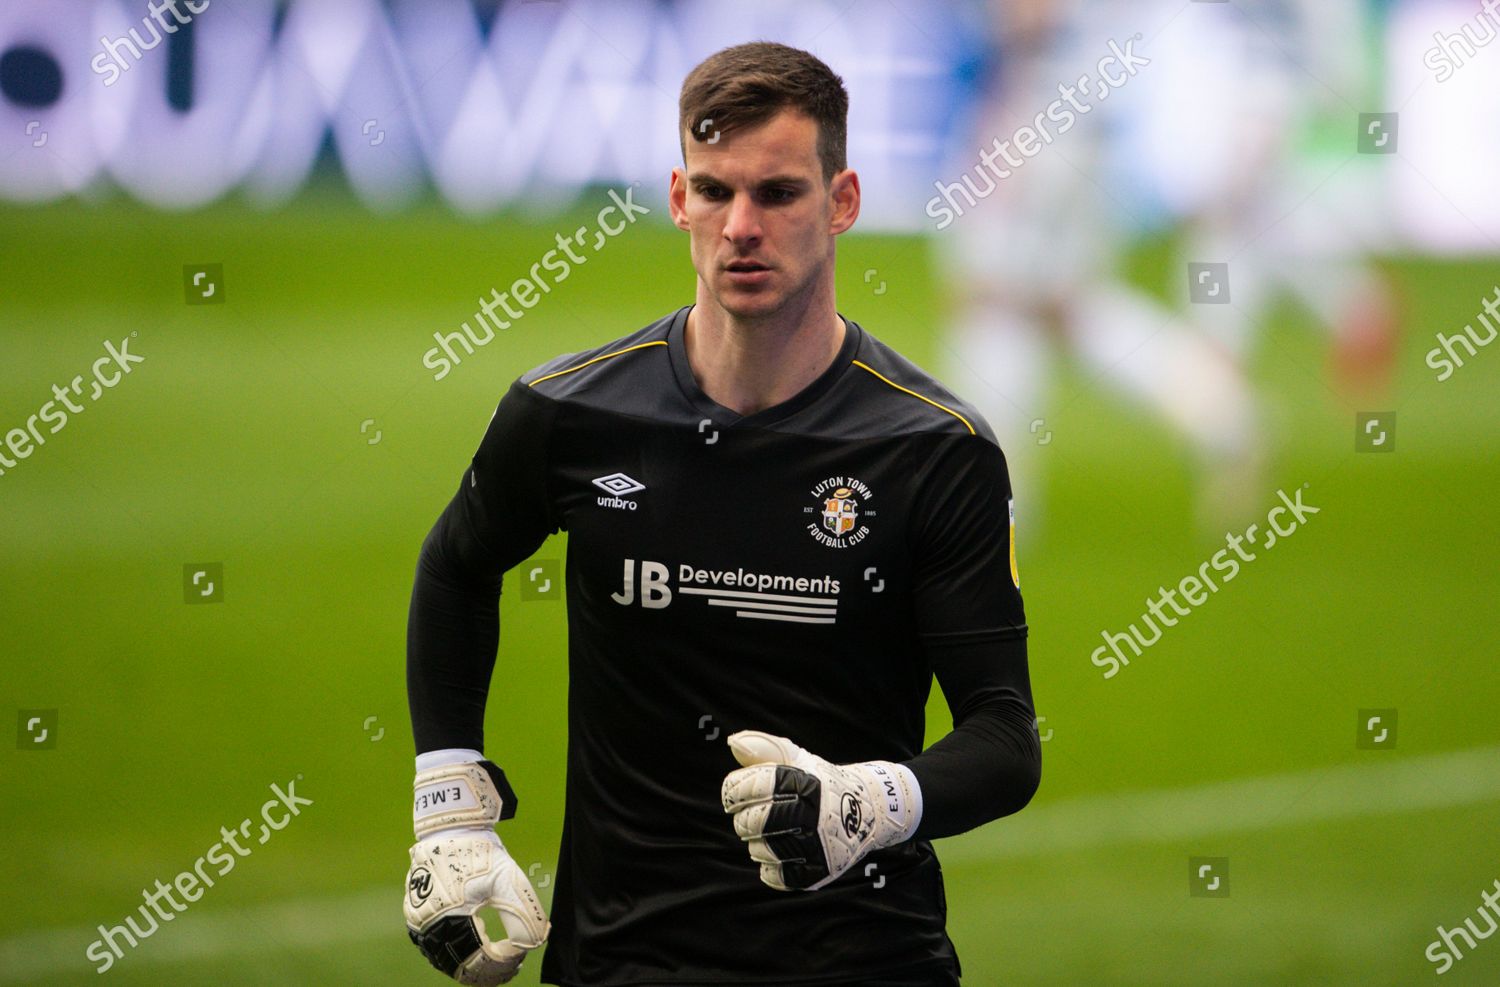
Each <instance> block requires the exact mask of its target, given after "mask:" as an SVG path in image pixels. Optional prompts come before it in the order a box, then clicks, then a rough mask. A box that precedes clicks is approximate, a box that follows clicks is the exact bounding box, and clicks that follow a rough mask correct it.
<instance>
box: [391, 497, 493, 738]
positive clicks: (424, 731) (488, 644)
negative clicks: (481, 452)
mask: <svg viewBox="0 0 1500 987" xmlns="http://www.w3.org/2000/svg"><path fill="white" fill-rule="evenodd" d="M461 525H462V516H461V509H460V506H459V505H458V504H457V503H456V502H455V503H452V504H450V505H449V506H448V508H447V510H445V511H444V512H443V514H442V516H441V517H440V518H439V519H438V522H437V524H435V525H434V526H433V528H432V531H431V532H430V533H429V534H428V536H427V539H426V541H425V542H424V543H423V545H422V553H421V556H420V558H419V559H418V562H417V572H416V578H415V581H414V583H413V586H412V597H411V611H410V614H409V616H408V620H407V629H406V694H407V702H408V704H409V706H410V710H411V723H412V735H413V737H414V739H415V740H416V748H417V752H418V753H419V754H420V753H423V752H425V751H433V750H438V749H441V748H471V749H473V750H483V749H484V708H485V700H486V698H487V696H488V694H489V682H490V674H491V672H492V671H493V669H494V664H495V650H496V647H497V645H498V643H499V640H500V616H499V599H500V583H501V573H499V572H493V573H488V572H486V571H485V569H484V566H483V563H482V560H481V559H480V558H478V557H477V554H478V553H476V552H474V551H473V550H472V548H468V547H466V546H465V544H464V539H463V538H461V537H459V535H460V533H461V531H462V528H461Z"/></svg>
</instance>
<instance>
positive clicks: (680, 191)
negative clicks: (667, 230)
mask: <svg viewBox="0 0 1500 987" xmlns="http://www.w3.org/2000/svg"><path fill="white" fill-rule="evenodd" d="M667 208H668V209H669V210H670V211H671V213H672V222H673V223H675V224H677V228H678V229H679V230H683V231H686V230H687V229H688V218H687V173H686V172H685V171H683V170H682V169H681V168H673V169H672V178H671V182H670V184H668V186H667Z"/></svg>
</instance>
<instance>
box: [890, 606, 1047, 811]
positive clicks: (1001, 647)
mask: <svg viewBox="0 0 1500 987" xmlns="http://www.w3.org/2000/svg"><path fill="white" fill-rule="evenodd" d="M928 653H929V659H930V660H931V662H932V664H933V667H934V670H935V671H936V672H937V675H938V681H939V683H940V684H941V685H942V687H943V693H944V695H945V697H946V698H947V700H948V705H949V708H950V709H952V710H953V722H954V728H953V731H952V732H951V733H949V734H948V735H947V736H945V737H943V738H942V739H941V740H939V741H938V742H937V743H935V744H933V745H932V746H931V747H929V748H928V749H927V750H925V751H923V752H922V753H921V754H919V755H918V756H916V757H914V758H912V759H911V760H909V761H906V762H905V764H906V766H907V767H908V768H910V769H911V770H912V773H913V774H915V775H916V777H917V782H918V784H919V785H920V786H921V791H922V821H921V824H920V825H919V826H918V827H917V830H916V832H915V833H914V834H913V837H912V838H913V839H929V840H930V839H937V838H939V837H944V836H955V835H957V834H959V833H963V832H966V831H968V830H970V829H973V828H975V827H976V826H980V825H983V824H984V823H987V822H989V821H991V820H993V819H999V818H1000V817H1001V816H1007V815H1010V814H1011V813H1013V812H1017V811H1019V810H1020V809H1022V808H1024V807H1025V806H1026V804H1027V803H1028V802H1029V801H1030V800H1031V797H1032V795H1033V794H1035V792H1036V790H1037V786H1038V785H1039V784H1040V782H1041V772H1042V749H1041V743H1040V741H1039V739H1038V737H1037V733H1036V712H1035V709H1034V707H1033V704H1032V698H1031V685H1030V679H1029V675H1028V673H1027V668H1026V641H1025V638H1024V636H1020V637H1011V638H1007V639H1003V640H994V639H982V640H976V639H973V638H968V639H955V640H951V641H944V642H942V643H938V644H929V646H928Z"/></svg>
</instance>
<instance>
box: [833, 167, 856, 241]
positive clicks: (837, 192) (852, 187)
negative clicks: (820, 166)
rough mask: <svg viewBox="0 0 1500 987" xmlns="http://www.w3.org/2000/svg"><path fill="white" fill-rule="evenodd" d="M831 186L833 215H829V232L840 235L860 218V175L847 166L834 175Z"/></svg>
mask: <svg viewBox="0 0 1500 987" xmlns="http://www.w3.org/2000/svg"><path fill="white" fill-rule="evenodd" d="M829 186H830V187H829V198H831V199H832V200H833V215H832V216H831V217H829V221H828V232H829V233H831V234H833V235H834V236H838V235H839V234H840V233H842V232H844V231H845V230H847V229H848V228H849V227H851V226H853V225H854V221H855V220H856V219H858V218H859V175H857V174H855V172H854V169H852V168H845V169H844V170H843V171H841V172H839V173H838V174H836V175H834V176H833V180H832V181H831V182H830V183H829Z"/></svg>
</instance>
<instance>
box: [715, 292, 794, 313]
mask: <svg viewBox="0 0 1500 987" xmlns="http://www.w3.org/2000/svg"><path fill="white" fill-rule="evenodd" d="M715 301H717V302H718V303H719V307H720V308H722V309H723V310H724V311H726V312H728V313H729V314H730V315H732V316H734V317H735V318H737V319H754V318H761V317H763V316H767V315H771V314H772V313H774V312H776V311H777V310H778V309H780V308H781V307H782V305H784V304H785V303H786V299H785V298H783V297H782V295H781V293H780V292H774V291H753V292H752V291H733V290H731V291H724V292H720V293H719V294H718V295H717V296H716V297H715Z"/></svg>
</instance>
